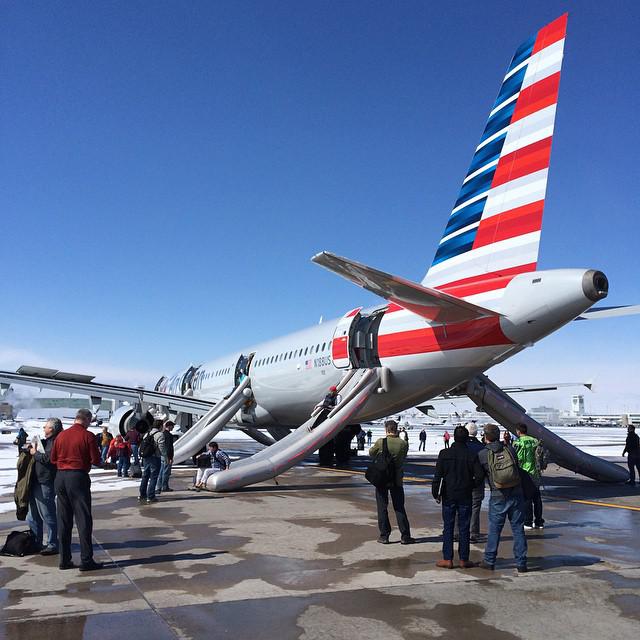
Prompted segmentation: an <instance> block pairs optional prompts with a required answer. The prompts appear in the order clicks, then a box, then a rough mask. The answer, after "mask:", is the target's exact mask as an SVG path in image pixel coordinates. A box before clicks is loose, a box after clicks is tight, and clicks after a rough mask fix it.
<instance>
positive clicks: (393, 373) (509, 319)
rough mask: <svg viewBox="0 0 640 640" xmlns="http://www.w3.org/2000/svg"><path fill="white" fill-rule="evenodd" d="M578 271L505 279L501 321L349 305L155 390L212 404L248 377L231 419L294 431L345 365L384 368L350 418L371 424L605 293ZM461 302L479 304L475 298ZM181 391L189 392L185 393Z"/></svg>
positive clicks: (594, 275)
mask: <svg viewBox="0 0 640 640" xmlns="http://www.w3.org/2000/svg"><path fill="white" fill-rule="evenodd" d="M598 278H604V276H603V275H602V274H600V273H599V272H594V271H585V270H569V269H566V270H554V271H536V272H531V273H526V274H520V275H517V276H515V277H513V278H512V279H511V280H510V282H509V283H508V284H507V285H506V287H505V288H504V291H503V292H502V295H501V297H500V299H499V301H498V302H496V303H494V304H493V306H494V307H495V310H496V311H497V312H499V313H500V314H502V315H501V316H500V317H488V318H480V319H476V320H470V321H465V322H457V323H449V324H438V323H437V322H429V321H426V320H424V319H423V318H421V317H419V316H417V315H416V314H414V313H412V312H410V311H407V310H405V309H403V308H401V307H398V306H397V305H393V304H391V305H389V304H386V305H383V306H380V307H374V308H371V309H361V308H358V309H354V310H351V311H349V312H347V313H346V314H345V315H344V316H343V317H342V318H339V319H336V320H332V321H328V322H324V323H322V324H319V325H316V326H313V327H310V328H307V329H304V330H302V331H298V332H296V333H292V334H289V335H286V336H283V337H281V338H277V339H275V340H270V341H268V342H264V343H261V344H257V345H254V346H252V347H248V348H246V349H243V350H242V351H238V352H235V353H231V354H228V355H226V356H223V357H220V358H216V359H214V360H211V361H208V362H205V363H204V364H202V365H200V366H199V367H190V368H189V369H186V370H185V371H182V372H179V373H177V374H175V375H174V376H172V377H171V378H163V379H161V380H160V382H159V383H158V386H157V389H158V390H160V391H165V392H169V393H175V394H184V393H188V394H190V393H192V394H193V396H194V397H197V398H203V399H207V400H213V401H219V400H220V399H222V398H223V397H225V396H226V395H228V394H229V392H230V391H231V390H232V389H233V387H234V386H235V384H236V383H237V381H238V376H239V375H241V374H240V370H242V373H245V374H247V375H249V376H250V377H251V388H252V391H253V396H254V400H255V405H254V406H253V407H251V408H250V409H249V410H247V411H243V412H242V413H240V414H238V416H236V419H235V421H236V422H237V423H238V424H239V425H240V426H241V425H242V424H247V425H253V426H268V425H283V426H297V425H299V424H301V423H302V422H304V420H306V419H307V418H308V417H309V414H310V413H311V411H312V409H313V407H314V406H315V405H316V404H317V403H318V402H319V401H320V400H321V399H322V398H323V397H324V395H325V394H326V392H327V390H328V388H329V387H330V386H331V385H335V384H337V383H338V382H339V381H340V379H341V378H342V376H343V375H344V373H345V371H346V370H347V369H348V368H352V367H367V366H379V367H382V368H383V369H386V370H387V372H386V373H387V375H386V378H385V380H386V382H385V385H383V387H384V388H381V389H380V390H379V391H380V393H378V394H375V395H373V396H372V397H371V398H370V400H369V401H368V402H367V404H366V406H365V407H364V408H363V410H362V411H361V412H360V413H359V414H358V415H357V420H358V421H366V420H374V419H377V418H381V417H384V416H388V415H390V414H393V413H396V412H399V411H402V410H404V409H408V408H410V407H412V406H415V405H416V404H419V403H421V402H425V401H426V400H429V399H430V398H433V397H434V396H437V395H439V394H441V393H442V392H444V391H446V390H448V389H451V388H452V387H455V386H457V385H458V384H461V383H462V382H464V381H465V380H467V379H469V378H471V377H473V376H474V375H476V374H478V373H481V372H484V371H486V370H487V369H489V368H491V367H492V366H493V365H495V364H497V363H499V362H502V361H504V360H505V359H507V358H509V357H511V356H513V355H515V354H516V353H518V352H519V351H521V350H522V349H524V348H525V347H526V346H529V345H531V344H533V343H534V342H536V341H537V340H539V339H540V338H542V337H544V336H545V335H548V334H549V333H551V332H553V331H555V330H556V329H558V328H559V327H560V326H562V325H564V324H566V323H567V322H569V321H571V320H573V319H574V318H575V317H576V316H578V315H579V314H580V313H582V312H584V311H585V310H586V309H588V308H589V307H591V306H592V305H593V303H594V302H595V301H596V300H599V299H601V298H603V297H605V296H606V278H605V279H604V286H603V282H602V281H601V280H600V281H599V282H598V281H597V280H598ZM468 299H469V300H470V301H472V302H473V301H477V300H478V299H482V294H479V295H476V296H475V300H474V297H473V296H471V297H469V298H468ZM189 390H190V391H189Z"/></svg>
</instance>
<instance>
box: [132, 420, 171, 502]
mask: <svg viewBox="0 0 640 640" xmlns="http://www.w3.org/2000/svg"><path fill="white" fill-rule="evenodd" d="M140 453H141V455H142V479H141V480H140V495H139V496H138V501H139V502H146V503H147V504H151V503H152V502H158V498H156V483H157V482H158V474H159V473H160V464H161V460H162V458H163V457H165V456H166V455H167V451H166V448H165V443H164V433H163V432H162V420H154V423H153V426H152V427H151V429H150V430H149V432H148V433H147V434H146V435H145V436H144V437H143V438H142V441H141V443H140Z"/></svg>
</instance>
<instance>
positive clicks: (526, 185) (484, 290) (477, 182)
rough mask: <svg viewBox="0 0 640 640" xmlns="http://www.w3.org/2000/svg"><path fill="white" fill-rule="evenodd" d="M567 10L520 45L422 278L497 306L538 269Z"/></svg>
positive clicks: (459, 294) (442, 287) (440, 287)
mask: <svg viewBox="0 0 640 640" xmlns="http://www.w3.org/2000/svg"><path fill="white" fill-rule="evenodd" d="M566 26H567V14H564V15H562V16H560V17H559V18H557V19H556V20H554V21H553V22H551V23H550V24H548V25H547V26H545V27H543V28H542V29H540V31H538V33H536V34H535V35H534V36H533V37H531V38H529V39H528V40H527V41H526V42H523V43H522V44H521V45H520V46H519V47H518V49H517V50H516V52H515V54H514V56H513V59H512V60H511V64H510V65H509V68H508V69H507V73H506V75H505V77H504V80H503V82H502V86H501V87H500V91H499V93H498V97H497V98H496V101H495V103H494V105H493V107H492V110H491V112H490V113H489V119H488V121H487V125H486V127H485V129H484V132H483V133H482V136H481V138H480V144H479V145H478V146H477V148H476V150H475V153H474V156H473V159H472V161H471V166H470V167H469V171H468V172H467V175H466V177H465V179H464V181H463V183H462V188H461V190H460V194H459V196H458V199H457V200H456V203H455V206H454V208H453V210H452V211H451V215H450V217H449V221H448V223H447V226H446V228H445V231H444V234H443V237H442V240H441V241H440V244H439V246H438V250H437V251H436V254H435V257H434V259H433V263H432V265H431V267H430V268H429V270H428V271H427V274H426V276H425V277H424V279H423V281H422V284H423V285H424V286H425V287H430V288H436V289H440V290H442V291H445V292H447V293H449V294H451V295H454V296H457V297H461V298H471V300H470V301H471V302H474V303H475V304H481V305H483V306H485V307H489V308H495V307H496V306H497V305H498V304H499V299H500V298H501V295H502V291H503V290H504V287H506V285H507V284H508V282H509V281H510V280H511V279H512V278H513V277H514V276H516V275H517V274H519V273H524V272H528V271H535V269H536V264H537V260H538V247H539V244H540V229H541V226H542V211H543V207H544V198H545V192H546V186H547V174H548V168H549V156H550V153H551V140H552V137H553V127H554V120H555V114H556V103H557V100H558V88H559V83H560V69H561V66H562V55H563V48H564V38H565V33H566Z"/></svg>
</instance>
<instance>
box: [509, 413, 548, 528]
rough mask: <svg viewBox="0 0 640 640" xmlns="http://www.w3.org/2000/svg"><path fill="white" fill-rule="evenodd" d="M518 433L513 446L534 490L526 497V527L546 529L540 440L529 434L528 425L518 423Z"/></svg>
mask: <svg viewBox="0 0 640 640" xmlns="http://www.w3.org/2000/svg"><path fill="white" fill-rule="evenodd" d="M516 433H517V434H518V439H517V440H516V441H515V442H514V443H513V448H514V450H515V452H516V455H517V456H518V464H519V465H520V468H521V469H522V470H523V471H524V472H525V473H528V474H529V477H530V478H531V480H532V481H533V485H534V487H533V492H532V495H531V496H530V497H529V496H527V497H525V509H524V528H525V530H528V529H529V530H530V529H533V528H534V527H535V528H536V529H544V518H543V517H542V496H541V495H540V469H539V467H538V463H537V460H538V455H537V453H538V449H540V448H541V447H540V441H539V440H537V439H536V438H533V437H531V436H530V435H527V425H526V424H517V425H516Z"/></svg>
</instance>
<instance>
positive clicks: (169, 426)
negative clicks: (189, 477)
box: [156, 420, 176, 493]
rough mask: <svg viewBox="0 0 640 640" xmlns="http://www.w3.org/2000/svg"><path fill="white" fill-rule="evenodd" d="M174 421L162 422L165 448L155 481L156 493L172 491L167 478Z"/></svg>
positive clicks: (171, 462) (171, 457)
mask: <svg viewBox="0 0 640 640" xmlns="http://www.w3.org/2000/svg"><path fill="white" fill-rule="evenodd" d="M175 426H176V425H175V422H172V421H171V420H167V421H166V422H165V423H164V427H163V428H164V447H165V450H166V454H165V456H164V457H163V458H162V461H161V463H160V473H159V474H158V481H157V483H156V493H162V492H163V491H173V489H172V488H171V487H170V486H169V478H170V477H171V468H172V466H173V434H172V433H171V432H172V431H173V427H175Z"/></svg>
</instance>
